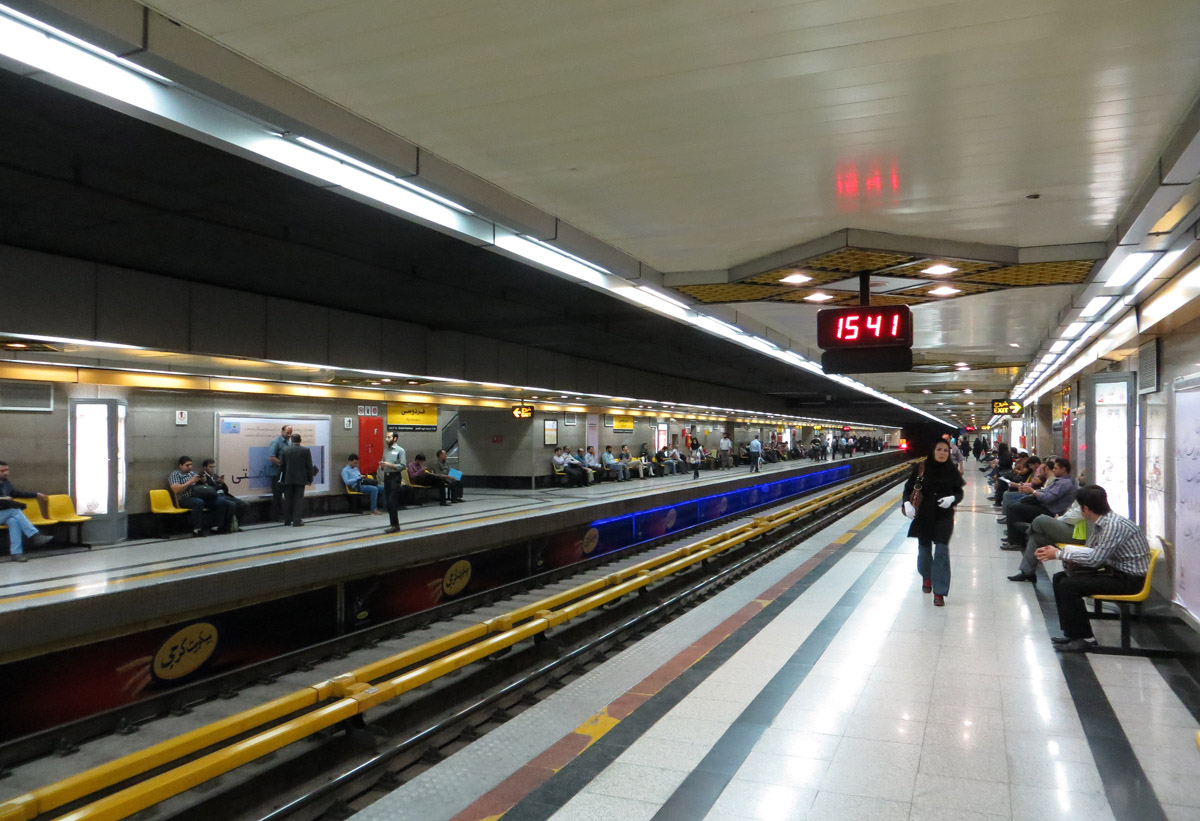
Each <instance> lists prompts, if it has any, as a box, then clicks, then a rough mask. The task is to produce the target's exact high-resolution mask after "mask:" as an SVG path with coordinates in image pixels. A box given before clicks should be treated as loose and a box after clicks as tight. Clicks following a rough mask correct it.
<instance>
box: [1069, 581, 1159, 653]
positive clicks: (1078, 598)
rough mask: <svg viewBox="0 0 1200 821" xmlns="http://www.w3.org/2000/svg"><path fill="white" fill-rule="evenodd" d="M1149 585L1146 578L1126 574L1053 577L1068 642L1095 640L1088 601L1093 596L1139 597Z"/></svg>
mask: <svg viewBox="0 0 1200 821" xmlns="http://www.w3.org/2000/svg"><path fill="white" fill-rule="evenodd" d="M1145 583H1146V577H1145V576H1130V575H1128V574H1126V573H1114V572H1112V571H1105V572H1103V573H1077V574H1075V575H1073V576H1070V575H1067V572H1066V571H1065V570H1060V571H1058V572H1057V573H1055V574H1054V603H1055V604H1056V605H1058V623H1059V624H1060V625H1062V631H1063V635H1064V636H1066V637H1067V638H1069V639H1090V638H1093V634H1092V624H1091V622H1090V621H1088V614H1087V605H1085V604H1084V603H1083V600H1084V598H1085V597H1087V596H1090V595H1092V594H1094V593H1099V594H1102V595H1103V594H1107V595H1116V596H1128V595H1130V594H1131V593H1137V592H1138V591H1139V590H1141V589H1142V586H1143V585H1144V584H1145Z"/></svg>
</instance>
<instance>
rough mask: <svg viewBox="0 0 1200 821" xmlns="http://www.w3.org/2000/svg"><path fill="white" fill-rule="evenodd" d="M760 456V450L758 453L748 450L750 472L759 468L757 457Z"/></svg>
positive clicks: (756, 471) (755, 471)
mask: <svg viewBox="0 0 1200 821" xmlns="http://www.w3.org/2000/svg"><path fill="white" fill-rule="evenodd" d="M760 456H762V451H759V452H758V453H755V452H754V451H750V472H751V473H758V468H759V465H758V459H759V457H760Z"/></svg>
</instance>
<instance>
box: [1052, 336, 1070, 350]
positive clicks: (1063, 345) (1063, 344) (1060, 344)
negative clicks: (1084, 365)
mask: <svg viewBox="0 0 1200 821" xmlns="http://www.w3.org/2000/svg"><path fill="white" fill-rule="evenodd" d="M1070 344H1071V343H1070V342H1068V341H1067V340H1065V339H1060V340H1058V341H1057V342H1055V343H1054V344H1053V345H1051V346H1050V353H1062V352H1063V351H1065V350H1066V349H1067V346H1068V345H1070Z"/></svg>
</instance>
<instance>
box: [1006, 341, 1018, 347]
mask: <svg viewBox="0 0 1200 821" xmlns="http://www.w3.org/2000/svg"><path fill="white" fill-rule="evenodd" d="M1008 347H1010V348H1019V347H1021V343H1020V342H1009V343H1008Z"/></svg>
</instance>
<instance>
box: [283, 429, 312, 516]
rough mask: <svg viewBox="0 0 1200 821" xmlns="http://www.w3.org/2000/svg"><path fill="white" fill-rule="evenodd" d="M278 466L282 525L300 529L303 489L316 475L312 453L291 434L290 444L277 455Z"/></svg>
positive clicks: (295, 435)
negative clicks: (282, 492)
mask: <svg viewBox="0 0 1200 821" xmlns="http://www.w3.org/2000/svg"><path fill="white" fill-rule="evenodd" d="M279 466H280V473H279V479H280V481H281V482H283V487H284V497H285V499H284V501H285V502H286V506H285V508H284V513H283V523H284V524H285V525H292V526H293V527H300V526H302V525H303V524H304V522H302V521H301V520H300V519H301V517H302V516H303V514H304V509H303V508H304V488H305V487H307V486H308V483H309V482H311V481H312V480H313V476H315V475H316V471H315V470H313V460H312V451H310V450H309V449H308V448H306V447H304V446H303V445H301V444H300V434H298V433H293V434H292V444H291V445H289V446H288V447H286V448H284V449H283V451H282V452H281V453H280V454H279Z"/></svg>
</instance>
